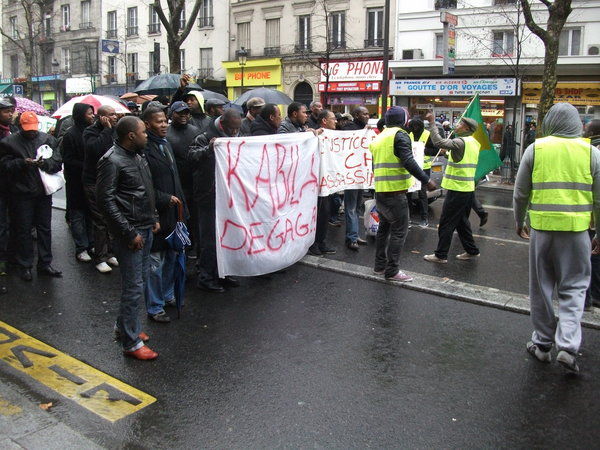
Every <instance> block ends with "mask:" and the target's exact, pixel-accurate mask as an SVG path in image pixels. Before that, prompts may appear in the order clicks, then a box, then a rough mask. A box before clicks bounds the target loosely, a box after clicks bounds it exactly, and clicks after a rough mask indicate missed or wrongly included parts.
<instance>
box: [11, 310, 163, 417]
mask: <svg viewBox="0 0 600 450" xmlns="http://www.w3.org/2000/svg"><path fill="white" fill-rule="evenodd" d="M0 361H1V362H2V363H4V364H5V365H8V366H10V367H12V368H13V369H16V370H18V371H19V372H22V373H24V374H25V375H27V376H29V377H31V378H33V379H35V380H36V381H38V382H40V383H41V384H43V385H44V386H47V387H49V388H50V389H52V390H53V391H55V392H58V393H59V394H60V395H62V396H64V397H66V398H68V399H70V400H72V401H74V402H75V403H77V404H78V405H80V406H82V407H84V408H86V409H87V410H89V411H91V412H93V413H94V414H97V415H99V416H100V417H102V418H104V419H106V420H108V421H110V422H115V421H117V420H119V419H122V418H123V417H126V416H129V415H130V414H133V413H135V412H137V411H139V410H140V409H142V408H145V407H146V406H148V405H151V404H152V403H154V402H155V401H156V398H154V397H152V396H151V395H148V394H146V393H145V392H142V391H140V390H139V389H136V388H134V387H132V386H129V385H127V384H125V383H123V382H122V381H119V380H117V379H116V378H113V377H111V376H110V375H107V374H105V373H103V372H101V371H99V370H98V369H95V368H93V367H92V366H89V365H87V364H85V363H83V362H81V361H79V360H77V359H75V358H73V357H71V356H69V355H66V354H65V353H62V352H60V351H59V350H57V349H55V348H53V347H50V346H49V345H47V344H44V343H43V342H41V341H38V340H37V339H34V338H32V337H31V336H28V335H27V334H25V333H23V332H22V331H19V330H17V329H16V328H13V327H11V326H10V325H8V324H6V323H4V322H0ZM0 367H2V365H0Z"/></svg>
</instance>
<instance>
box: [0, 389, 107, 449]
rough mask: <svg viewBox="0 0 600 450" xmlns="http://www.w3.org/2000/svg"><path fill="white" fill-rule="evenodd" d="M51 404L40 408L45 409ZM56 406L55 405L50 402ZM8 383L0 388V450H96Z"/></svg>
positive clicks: (96, 446) (50, 413) (45, 403)
mask: <svg viewBox="0 0 600 450" xmlns="http://www.w3.org/2000/svg"><path fill="white" fill-rule="evenodd" d="M50 402H51V400H49V399H48V400H47V401H44V402H42V403H40V404H44V405H48V403H50ZM54 403H55V405H54V406H57V405H58V404H57V402H54ZM40 404H36V403H34V402H33V401H32V399H31V398H28V397H26V396H24V395H22V394H20V393H19V392H18V390H17V389H16V388H14V387H12V386H11V385H9V384H8V383H1V384H0V448H1V449H23V448H25V449H44V450H48V449H56V450H64V449H86V450H87V449H100V448H102V447H99V446H98V445H96V444H95V443H93V442H92V441H90V440H89V439H87V438H86V437H84V436H82V435H81V434H79V433H77V432H75V431H73V430H72V429H71V428H69V427H67V426H66V425H64V424H63V423H61V422H59V421H58V420H57V419H56V418H54V417H53V415H52V406H50V407H49V408H48V410H43V409H42V408H41V407H40Z"/></svg>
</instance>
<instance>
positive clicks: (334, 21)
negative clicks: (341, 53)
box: [329, 12, 346, 48]
mask: <svg viewBox="0 0 600 450" xmlns="http://www.w3.org/2000/svg"><path fill="white" fill-rule="evenodd" d="M329 20H330V24H329V30H330V36H329V44H330V45H331V46H332V47H333V48H346V13H344V12H335V13H331V15H330V16H329Z"/></svg>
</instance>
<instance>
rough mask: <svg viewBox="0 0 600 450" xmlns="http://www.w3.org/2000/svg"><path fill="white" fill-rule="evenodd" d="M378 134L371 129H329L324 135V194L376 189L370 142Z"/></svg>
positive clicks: (322, 156)
mask: <svg viewBox="0 0 600 450" xmlns="http://www.w3.org/2000/svg"><path fill="white" fill-rule="evenodd" d="M376 137H377V135H376V134H375V132H374V131H373V130H371V129H364V130H355V131H337V130H325V131H324V132H323V133H322V134H321V135H320V136H319V141H320V144H321V145H320V149H321V167H320V171H319V188H320V193H319V195H320V196H323V197H325V196H327V195H330V194H333V193H335V192H340V191H344V190H346V189H373V187H374V184H373V156H372V155H371V152H370V151H369V144H370V143H371V142H372V141H373V139H375V138H376Z"/></svg>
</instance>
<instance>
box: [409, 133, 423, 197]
mask: <svg viewBox="0 0 600 450" xmlns="http://www.w3.org/2000/svg"><path fill="white" fill-rule="evenodd" d="M412 150H413V158H415V161H416V162H417V164H418V165H419V167H420V168H421V169H422V168H423V162H424V161H423V160H424V159H425V144H424V143H423V142H413V143H412ZM412 179H413V185H412V187H411V188H409V189H408V192H417V191H420V190H421V182H420V181H419V180H417V179H416V178H415V177H412Z"/></svg>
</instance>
